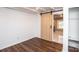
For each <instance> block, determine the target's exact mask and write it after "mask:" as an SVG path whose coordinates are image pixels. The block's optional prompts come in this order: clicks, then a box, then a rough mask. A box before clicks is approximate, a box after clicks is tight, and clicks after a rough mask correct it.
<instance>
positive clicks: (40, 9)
mask: <svg viewBox="0 0 79 59" xmlns="http://www.w3.org/2000/svg"><path fill="white" fill-rule="evenodd" d="M7 8H9V9H15V10H19V11H22V12H30V13H45V12H49V11H59V10H63V7H7Z"/></svg>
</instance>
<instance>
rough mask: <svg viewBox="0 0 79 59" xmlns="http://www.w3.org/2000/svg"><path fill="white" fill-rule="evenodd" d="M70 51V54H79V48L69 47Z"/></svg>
mask: <svg viewBox="0 0 79 59" xmlns="http://www.w3.org/2000/svg"><path fill="white" fill-rule="evenodd" d="M68 51H69V52H79V48H75V47H72V46H69V47H68Z"/></svg>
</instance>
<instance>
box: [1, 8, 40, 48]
mask: <svg viewBox="0 0 79 59" xmlns="http://www.w3.org/2000/svg"><path fill="white" fill-rule="evenodd" d="M33 37H40V15H39V14H36V13H28V12H21V11H18V10H13V9H8V8H0V49H3V48H5V47H8V46H11V45H14V44H16V43H19V42H22V41H25V40H28V39H30V38H33Z"/></svg>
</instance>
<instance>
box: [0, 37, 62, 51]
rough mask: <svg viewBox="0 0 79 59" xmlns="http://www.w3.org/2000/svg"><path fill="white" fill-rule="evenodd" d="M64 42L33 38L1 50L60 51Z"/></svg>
mask: <svg viewBox="0 0 79 59" xmlns="http://www.w3.org/2000/svg"><path fill="white" fill-rule="evenodd" d="M62 48H63V46H62V44H59V43H55V42H50V41H46V40H43V39H40V38H37V37H35V38H32V39H30V40H27V41H24V42H22V43H19V44H16V45H14V46H11V47H8V48H5V49H2V50H0V51H1V52H60V51H62Z"/></svg>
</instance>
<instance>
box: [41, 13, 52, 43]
mask: <svg viewBox="0 0 79 59" xmlns="http://www.w3.org/2000/svg"><path fill="white" fill-rule="evenodd" d="M41 38H42V39H45V40H48V41H52V13H51V12H50V13H44V14H41Z"/></svg>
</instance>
